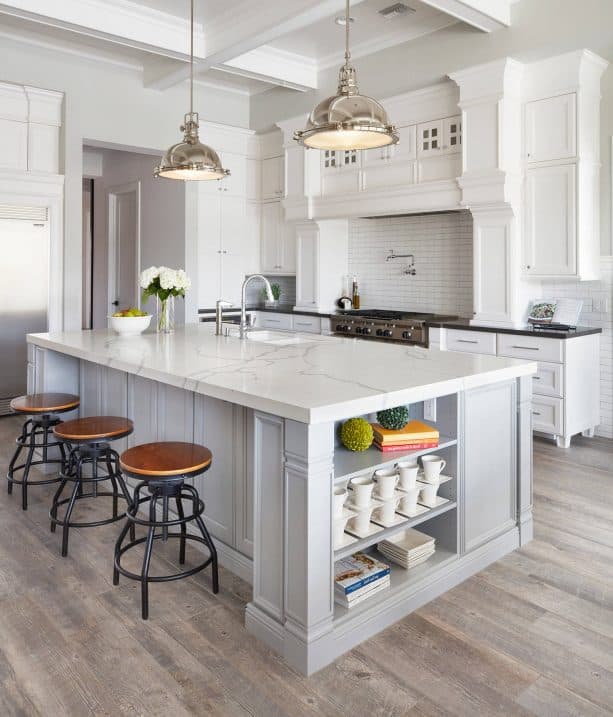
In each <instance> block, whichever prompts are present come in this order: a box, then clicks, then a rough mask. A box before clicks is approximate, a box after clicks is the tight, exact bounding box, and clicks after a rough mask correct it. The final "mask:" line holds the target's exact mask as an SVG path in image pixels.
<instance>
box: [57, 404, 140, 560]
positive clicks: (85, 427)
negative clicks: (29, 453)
mask: <svg viewBox="0 0 613 717" xmlns="http://www.w3.org/2000/svg"><path fill="white" fill-rule="evenodd" d="M133 430H134V424H133V423H132V421H131V420H130V419H129V418H121V417H119V416H94V417H91V418H77V419H75V420H74V421H66V422H65V423H61V424H59V425H57V426H55V427H54V429H53V432H54V433H55V435H56V436H57V437H58V438H59V439H61V440H62V441H64V442H66V443H69V444H72V443H76V444H77V446H76V447H75V448H73V449H72V450H71V451H70V455H69V457H68V462H67V468H66V470H65V471H63V472H62V473H61V474H60V478H61V483H60V486H59V488H58V489H57V491H56V493H55V495H54V496H53V502H52V503H51V509H50V510H49V519H50V520H51V532H52V533H55V527H56V526H57V525H61V526H62V556H63V557H66V555H68V533H69V530H70V528H94V527H96V526H98V525H107V524H108V523H114V522H115V521H117V520H121V519H122V518H124V517H125V515H126V513H125V512H123V513H119V505H118V502H119V498H122V499H123V500H125V501H126V503H127V504H128V507H129V506H130V505H132V498H131V497H130V494H129V493H128V489H127V487H126V483H125V481H124V479H123V476H122V475H121V471H120V469H119V454H118V453H117V451H114V450H113V449H112V448H111V447H110V445H109V443H110V442H111V441H116V440H118V439H120V438H125V437H126V436H129V435H130V433H132V431H133ZM101 463H103V464H104V465H103V472H100V464H101ZM86 465H91V475H86V474H85V473H84V471H83V468H84V467H85V466H86ZM103 481H110V482H111V486H112V491H108V490H107V491H101V490H99V489H98V484H99V483H101V482H103ZM69 483H72V484H74V485H73V487H72V490H71V491H70V496H69V497H66V498H62V499H61V496H62V493H63V491H64V489H65V488H66V486H67V485H68V484H69ZM87 484H91V490H90V491H89V492H85V491H84V490H83V488H84V486H85V485H87ZM120 491H121V492H120ZM102 496H108V497H112V498H113V515H112V516H111V517H109V518H103V519H101V520H95V521H80V522H75V521H72V520H71V517H72V511H73V510H74V507H75V504H76V502H77V501H78V500H83V499H86V498H97V497H102ZM64 505H66V506H67V508H66V510H65V512H64V515H63V517H62V518H58V509H59V508H60V506H64ZM133 534H134V533H132V535H133Z"/></svg>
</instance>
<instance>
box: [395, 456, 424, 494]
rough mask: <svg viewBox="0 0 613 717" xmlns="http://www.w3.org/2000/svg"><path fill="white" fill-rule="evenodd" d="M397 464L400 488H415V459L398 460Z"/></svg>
mask: <svg viewBox="0 0 613 717" xmlns="http://www.w3.org/2000/svg"><path fill="white" fill-rule="evenodd" d="M397 466H398V474H399V476H400V481H399V485H400V488H402V490H412V489H413V488H415V483H416V481H417V471H418V470H419V466H418V465H417V461H400V462H399V463H398V464H397Z"/></svg>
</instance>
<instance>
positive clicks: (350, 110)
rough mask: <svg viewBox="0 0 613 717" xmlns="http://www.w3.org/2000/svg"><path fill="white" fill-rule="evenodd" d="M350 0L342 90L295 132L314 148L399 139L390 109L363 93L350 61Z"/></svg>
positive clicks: (340, 81)
mask: <svg viewBox="0 0 613 717" xmlns="http://www.w3.org/2000/svg"><path fill="white" fill-rule="evenodd" d="M350 24H351V22H350V18H349V0H347V11H346V14H345V64H344V65H343V66H342V67H341V69H340V71H339V76H338V90H337V93H336V95H334V96H333V97H327V98H326V99H325V100H323V101H322V102H320V103H319V104H318V105H317V107H315V109H314V110H313V111H312V112H311V114H310V115H309V118H308V120H307V126H306V129H305V130H301V131H297V132H294V139H295V140H296V141H297V142H300V144H303V145H304V146H305V147H313V148H314V149H331V150H341V151H342V150H352V149H374V148H376V147H385V146H386V145H388V144H395V143H396V142H398V135H397V134H396V128H395V127H394V126H393V125H392V124H390V123H389V120H388V117H387V112H386V111H385V110H384V109H383V106H382V105H381V104H379V102H377V101H376V100H373V99H372V97H367V96H366V95H361V94H360V92H359V90H358V85H357V79H356V72H355V68H354V67H353V65H351V64H350V62H349V60H350V59H351V54H350V52H349V26H350Z"/></svg>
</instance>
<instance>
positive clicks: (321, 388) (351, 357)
mask: <svg viewBox="0 0 613 717" xmlns="http://www.w3.org/2000/svg"><path fill="white" fill-rule="evenodd" d="M258 333H259V334H260V336H258V335H257V334H258ZM28 341H29V342H30V343H32V344H35V345H37V346H41V347H43V348H47V349H52V350H54V351H58V352H60V353H63V354H67V355H69V356H73V357H76V358H79V359H83V360H85V361H91V362H93V363H98V364H101V365H105V366H109V367H111V368H115V369H118V370H121V371H126V372H127V373H132V374H136V375H138V376H143V377H145V378H150V379H153V380H155V381H159V382H161V383H166V384H169V385H173V386H177V387H179V388H183V389H186V390H190V391H195V392H198V393H201V394H204V395H208V396H212V397H214V398H219V399H222V400H225V401H229V402H232V403H236V404H239V405H243V406H247V407H249V408H253V409H257V410H261V411H266V412H268V413H272V414H275V415H278V416H282V417H284V418H290V419H294V420H296V421H300V422H302V423H321V422H327V421H334V420H340V419H343V418H348V417H350V416H354V415H360V414H366V413H370V412H373V411H377V410H380V409H382V408H387V407H390V406H397V405H401V404H406V403H413V402H416V401H422V400H424V399H428V398H435V397H437V396H443V395H447V394H451V393H455V392H457V391H462V390H465V389H470V388H475V387H478V386H484V385H487V384H492V383H497V382H499V381H504V380H506V379H510V378H515V377H518V376H522V375H529V374H531V373H534V372H535V371H536V363H535V362H531V361H530V362H528V361H520V360H517V359H507V358H500V357H497V356H480V355H476V354H468V353H466V354H464V353H452V352H445V351H438V350H430V349H423V348H421V347H416V346H403V345H389V344H381V343H379V342H376V341H372V342H370V341H361V340H359V339H352V338H339V337H336V336H322V335H318V334H294V333H286V334H283V333H276V334H274V333H273V332H253V336H252V338H251V339H248V340H242V341H241V340H240V339H239V338H237V337H235V336H215V334H214V327H213V326H211V325H207V324H199V325H196V324H194V325H188V326H184V327H181V328H179V329H177V330H176V332H175V333H174V334H172V335H166V336H164V335H158V334H147V333H146V334H143V335H142V336H136V337H130V338H121V337H119V336H117V335H116V334H114V333H113V332H112V331H109V330H98V331H74V332H63V333H42V334H29V335H28Z"/></svg>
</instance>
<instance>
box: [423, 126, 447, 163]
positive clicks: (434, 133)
mask: <svg viewBox="0 0 613 717" xmlns="http://www.w3.org/2000/svg"><path fill="white" fill-rule="evenodd" d="M442 147H443V120H434V121H432V122H422V123H421V124H418V125H417V154H418V155H419V156H420V157H433V156H438V155H439V154H440V152H441V149H442Z"/></svg>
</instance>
